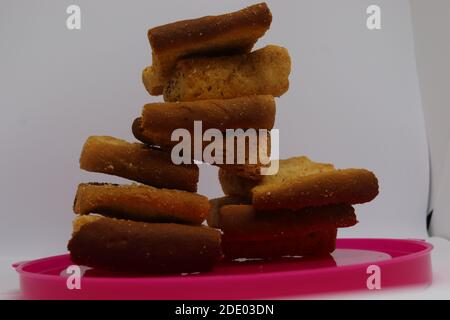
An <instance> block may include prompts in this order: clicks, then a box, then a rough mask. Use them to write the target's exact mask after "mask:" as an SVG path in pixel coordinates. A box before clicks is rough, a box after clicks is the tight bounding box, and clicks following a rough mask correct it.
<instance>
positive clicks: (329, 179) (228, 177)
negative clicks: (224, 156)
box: [219, 157, 378, 210]
mask: <svg viewBox="0 0 450 320" xmlns="http://www.w3.org/2000/svg"><path fill="white" fill-rule="evenodd" d="M279 165H280V169H279V172H278V174H276V175H272V176H264V177H262V178H261V180H260V181H259V182H258V181H252V180H249V179H246V178H242V177H239V176H237V175H235V174H233V173H230V172H229V171H228V172H227V171H225V170H224V169H221V171H220V172H219V179H220V182H221V185H222V189H223V190H224V193H225V194H228V195H236V196H241V197H247V198H251V199H252V204H253V206H254V207H255V209H258V210H277V209H291V210H296V209H301V208H305V207H310V206H324V205H327V204H337V203H345V204H360V203H365V202H369V201H371V200H372V199H374V198H375V197H376V196H377V195H378V180H377V178H376V176H375V175H374V174H373V173H372V172H370V171H368V170H365V169H343V170H337V169H335V168H334V166H333V165H331V164H322V163H316V162H313V161H311V160H309V159H308V158H306V157H297V158H291V159H287V160H280V163H279Z"/></svg>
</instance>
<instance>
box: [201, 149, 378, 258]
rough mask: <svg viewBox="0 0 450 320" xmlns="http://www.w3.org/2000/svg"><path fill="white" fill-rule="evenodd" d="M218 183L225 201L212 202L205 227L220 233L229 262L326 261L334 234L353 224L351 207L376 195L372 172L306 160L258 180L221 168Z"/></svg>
mask: <svg viewBox="0 0 450 320" xmlns="http://www.w3.org/2000/svg"><path fill="white" fill-rule="evenodd" d="M219 180H220V184H221V186H222V189H223V191H224V193H225V194H226V196H225V197H222V198H218V199H212V200H210V202H211V212H210V214H209V216H208V225H209V226H211V227H214V228H220V229H221V230H222V232H223V235H222V250H223V252H224V255H225V257H227V258H228V259H239V258H263V259H274V258H279V257H283V256H311V255H315V256H317V255H327V254H329V253H331V252H332V251H334V249H335V246H336V235H337V229H338V228H345V227H351V226H353V225H355V224H356V223H357V219H356V215H355V210H354V208H353V207H352V205H353V204H361V203H365V202H368V201H371V200H372V199H373V198H375V197H376V196H377V194H378V181H377V178H376V177H375V175H374V174H373V173H372V172H370V171H368V170H365V169H344V170H337V169H335V167H334V166H333V165H332V164H326V163H316V162H313V161H311V160H310V159H308V158H307V157H294V158H290V159H286V160H279V171H278V173H277V174H275V175H267V176H261V177H260V179H259V180H251V179H248V178H246V177H242V176H239V175H237V174H236V173H234V172H231V171H229V170H226V169H223V168H221V169H220V170H219Z"/></svg>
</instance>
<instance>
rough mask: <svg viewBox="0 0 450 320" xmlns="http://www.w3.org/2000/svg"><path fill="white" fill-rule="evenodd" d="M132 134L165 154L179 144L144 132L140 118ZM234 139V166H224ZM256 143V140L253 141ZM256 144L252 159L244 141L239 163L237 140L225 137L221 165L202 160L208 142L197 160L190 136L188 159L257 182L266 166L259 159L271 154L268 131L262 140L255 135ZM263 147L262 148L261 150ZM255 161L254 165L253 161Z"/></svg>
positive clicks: (192, 138) (165, 135) (161, 136)
mask: <svg viewBox="0 0 450 320" xmlns="http://www.w3.org/2000/svg"><path fill="white" fill-rule="evenodd" d="M132 132H133V135H134V136H135V137H136V139H138V140H139V141H142V142H144V143H145V144H147V145H150V146H159V147H160V148H162V149H163V150H165V151H167V152H172V150H173V147H175V146H176V145H178V144H179V141H171V137H170V136H169V135H167V134H159V133H157V132H154V131H153V130H150V129H149V130H144V129H143V127H142V119H141V118H137V119H135V120H134V122H133V125H132ZM232 139H234V141H233V142H232V143H231V145H233V146H234V155H235V157H234V158H235V164H226V163H225V162H226V159H227V155H230V157H229V158H231V155H232V153H231V152H233V151H230V150H229V149H228V148H227V146H228V142H230V140H232ZM255 141H256V140H255ZM257 141H258V143H257V144H252V145H253V147H254V149H253V150H255V151H256V152H257V154H256V157H255V158H256V159H252V158H251V157H250V145H251V144H250V142H249V139H246V140H245V146H244V147H245V158H244V159H243V160H244V161H243V162H241V163H239V162H238V159H237V158H236V155H237V150H238V148H240V147H239V146H238V143H237V139H235V137H233V136H225V137H224V141H223V148H224V149H223V150H224V153H223V154H222V156H221V157H218V158H219V160H222V163H212V162H210V161H208V160H207V159H203V158H202V156H203V151H204V150H205V148H206V147H208V145H209V144H210V142H205V141H203V142H202V143H203V145H202V154H201V157H200V158H198V157H196V155H195V152H194V146H195V143H196V142H195V140H194V135H192V134H191V141H190V145H191V151H190V156H189V157H188V158H190V159H191V160H192V159H195V160H200V161H205V162H207V163H211V164H214V165H216V166H219V167H221V168H226V170H227V171H229V172H230V173H233V174H236V175H239V176H242V177H245V178H247V179H250V180H255V179H256V180H258V179H260V177H261V175H260V172H261V168H262V167H264V166H266V165H264V164H262V163H261V161H260V160H261V159H263V157H264V158H266V157H269V156H270V152H271V139H270V131H268V132H267V135H266V136H264V135H263V136H262V138H260V137H259V135H257ZM263 146H264V148H265V149H264V148H263ZM253 160H256V163H255V162H254V161H253Z"/></svg>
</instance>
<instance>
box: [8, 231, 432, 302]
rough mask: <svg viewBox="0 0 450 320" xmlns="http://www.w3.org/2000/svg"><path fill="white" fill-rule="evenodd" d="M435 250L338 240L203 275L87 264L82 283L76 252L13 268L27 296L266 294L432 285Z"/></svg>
mask: <svg viewBox="0 0 450 320" xmlns="http://www.w3.org/2000/svg"><path fill="white" fill-rule="evenodd" d="M431 250H432V245H430V244H428V243H426V242H424V241H418V240H393V239H338V241H337V249H336V251H335V252H333V253H332V254H331V255H330V256H329V257H325V258H294V257H291V258H285V259H283V260H280V261H273V262H262V261H255V260H254V261H245V262H223V263H220V264H218V265H217V266H216V267H215V269H214V271H212V272H209V273H202V274H189V275H171V276H142V275H129V274H121V273H110V272H104V271H100V270H95V269H90V268H86V267H82V268H81V269H80V270H81V271H82V272H81V273H82V276H81V278H80V281H79V284H80V286H81V288H80V289H77V288H73V286H72V289H68V286H67V283H68V282H70V283H72V284H73V283H74V282H73V277H72V279H71V280H72V281H68V280H69V279H70V278H68V277H69V274H68V273H67V268H68V266H70V265H71V264H72V262H71V261H70V258H69V256H68V255H62V256H55V257H49V258H44V259H39V260H35V261H30V262H24V263H17V264H14V266H13V267H14V268H16V270H17V272H18V273H19V276H20V287H21V290H22V294H23V296H24V298H26V299H261V298H283V297H289V296H300V295H309V294H319V293H325V292H337V291H351V290H366V291H367V290H369V287H370V288H371V289H373V288H374V286H377V284H379V285H381V289H385V288H390V287H399V286H410V285H428V284H430V283H431V281H432V271H431V256H430V252H431ZM378 280H380V281H379V282H377V281H378Z"/></svg>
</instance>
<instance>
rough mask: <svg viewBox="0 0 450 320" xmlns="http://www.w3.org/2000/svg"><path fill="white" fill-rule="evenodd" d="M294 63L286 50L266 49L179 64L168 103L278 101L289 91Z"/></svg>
mask: <svg viewBox="0 0 450 320" xmlns="http://www.w3.org/2000/svg"><path fill="white" fill-rule="evenodd" d="M290 72H291V60H290V57H289V53H288V51H287V50H286V49H285V48H282V47H278V46H273V45H270V46H267V47H264V48H262V49H259V50H256V51H254V52H252V53H248V54H240V55H234V56H223V57H193V58H186V59H182V60H180V61H178V63H177V65H176V67H175V69H174V72H173V75H172V77H171V78H170V81H169V82H168V83H167V85H166V86H165V87H164V100H165V101H195V100H205V99H231V98H236V97H241V96H249V95H264V94H266V95H272V96H276V97H279V96H281V95H283V94H284V93H285V92H286V91H287V90H288V89H289V74H290Z"/></svg>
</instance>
